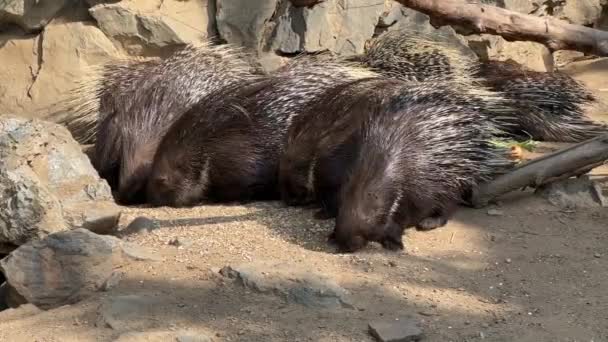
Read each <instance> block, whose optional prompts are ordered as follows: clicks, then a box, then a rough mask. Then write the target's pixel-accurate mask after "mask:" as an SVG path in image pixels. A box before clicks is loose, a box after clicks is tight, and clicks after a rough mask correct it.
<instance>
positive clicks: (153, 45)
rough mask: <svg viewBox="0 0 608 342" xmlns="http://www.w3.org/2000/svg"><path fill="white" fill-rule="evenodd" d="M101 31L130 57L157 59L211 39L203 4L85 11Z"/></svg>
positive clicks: (138, 0)
mask: <svg viewBox="0 0 608 342" xmlns="http://www.w3.org/2000/svg"><path fill="white" fill-rule="evenodd" d="M89 12H90V13H91V16H93V18H95V20H96V21H97V23H98V25H99V27H100V28H101V30H102V31H103V32H104V33H105V34H106V35H107V36H108V37H111V38H112V40H114V41H115V42H117V43H118V44H120V45H122V47H123V48H124V49H125V50H126V51H127V52H128V53H130V54H134V55H150V54H153V55H158V54H159V53H160V51H162V49H163V48H165V47H171V46H173V45H175V44H182V43H190V42H199V41H202V40H204V39H206V38H207V37H209V36H213V35H215V32H214V17H213V14H212V12H210V10H209V6H208V5H207V1H205V0H203V1H178V0H167V1H163V2H161V3H160V6H159V3H158V2H156V1H149V0H135V1H120V2H118V3H110V4H104V3H102V4H98V5H95V6H93V7H91V9H90V10H89Z"/></svg>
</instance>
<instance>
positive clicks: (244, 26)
mask: <svg viewBox="0 0 608 342" xmlns="http://www.w3.org/2000/svg"><path fill="white" fill-rule="evenodd" d="M277 3H278V0H259V1H250V0H239V1H235V0H217V4H216V6H217V13H216V15H215V17H216V20H217V30H218V33H219V35H220V37H222V38H223V39H224V40H226V42H228V43H230V44H235V45H241V46H247V47H249V48H252V49H254V50H255V51H259V49H260V48H261V45H262V40H263V37H264V34H265V32H266V31H268V30H271V28H272V25H273V24H274V23H269V21H270V19H271V18H272V16H273V13H275V11H276V10H277V8H276V7H277Z"/></svg>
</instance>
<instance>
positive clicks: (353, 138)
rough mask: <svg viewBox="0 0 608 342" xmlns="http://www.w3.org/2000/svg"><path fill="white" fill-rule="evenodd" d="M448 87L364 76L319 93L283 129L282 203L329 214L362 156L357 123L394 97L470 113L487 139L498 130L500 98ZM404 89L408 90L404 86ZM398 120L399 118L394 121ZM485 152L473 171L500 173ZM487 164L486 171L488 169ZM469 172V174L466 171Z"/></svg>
mask: <svg viewBox="0 0 608 342" xmlns="http://www.w3.org/2000/svg"><path fill="white" fill-rule="evenodd" d="M454 86H455V83H454V82H432V83H431V82H430V81H425V82H423V83H414V84H411V83H408V82H405V81H402V80H397V79H391V78H364V79H360V80H355V81H352V82H348V83H344V84H341V85H338V86H336V87H333V88H332V89H330V90H329V91H327V92H326V93H325V94H323V95H322V96H319V98H318V99H317V100H316V101H315V103H314V104H311V105H310V106H309V108H307V110H305V111H303V112H302V113H301V114H300V115H298V116H297V117H295V118H294V120H293V121H292V125H291V126H290V128H289V131H288V133H287V137H286V144H285V147H284V152H283V155H282V156H281V160H280V167H279V188H280V192H281V197H282V199H283V200H284V201H285V202H286V203H287V204H288V205H304V204H312V203H314V204H317V205H321V207H322V210H321V211H320V212H319V213H318V214H317V216H318V217H319V218H331V217H335V216H336V214H337V212H338V207H339V201H338V198H337V195H338V193H339V191H340V188H341V186H342V183H343V182H344V179H345V177H346V176H347V175H348V173H349V172H350V168H351V166H352V165H353V163H354V161H355V160H356V159H357V158H363V157H360V156H359V155H360V153H364V152H362V151H360V146H361V144H365V143H366V142H365V141H362V137H361V134H360V129H361V127H362V124H363V123H364V122H366V121H368V120H373V119H375V117H376V116H378V115H386V113H389V114H391V112H390V110H389V109H387V108H391V106H393V107H394V106H395V103H399V102H398V101H411V102H412V103H418V102H423V103H424V101H428V103H426V104H425V105H427V106H431V107H432V106H433V105H435V104H438V105H439V106H450V107H449V108H450V109H452V110H454V111H456V110H460V111H462V112H464V114H463V115H474V117H472V118H469V119H470V120H473V119H475V120H481V122H480V123H477V124H476V125H477V126H473V127H472V128H471V129H472V130H473V131H474V130H475V129H478V128H479V127H483V128H484V130H485V131H484V133H483V135H482V137H484V139H486V140H488V141H489V139H490V137H495V136H500V135H501V134H502V132H501V131H500V130H499V129H498V128H497V127H500V126H501V125H502V123H501V121H500V120H497V118H499V117H498V116H497V115H496V111H497V110H498V111H500V109H501V102H500V101H499V100H497V98H496V96H495V95H494V94H491V93H488V94H487V96H484V95H483V94H484V93H483V92H480V93H477V94H469V93H461V92H455V91H454V89H453V88H454ZM410 88H411V89H414V90H412V91H410V90H408V89H410ZM423 91H426V94H423ZM473 95H474V96H473ZM435 97H436V98H439V99H440V100H437V99H436V98H435ZM442 97H444V98H442ZM396 101H397V102H396ZM467 111H468V112H467ZM469 112H470V113H473V114H469ZM461 123H462V122H454V124H461ZM398 124H400V123H397V122H396V123H395V125H398ZM419 129H421V130H423V129H425V128H424V127H419ZM457 129H462V128H457ZM429 130H431V132H429V133H428V134H429V135H432V134H442V133H441V132H440V131H434V130H433V127H432V126H431V127H429ZM469 133H470V132H469ZM472 135H473V133H471V134H469V135H463V137H464V138H470V137H471V136H472ZM452 138H453V137H452ZM456 143H457V142H456ZM483 148H487V149H489V150H490V151H494V149H495V148H494V147H488V146H486V145H483V146H481V145H480V146H479V149H483ZM487 157H488V154H487V153H486V152H484V151H481V152H480V154H479V156H478V158H479V160H478V161H477V162H478V163H479V164H480V165H481V167H482V169H483V170H482V171H478V172H481V174H482V175H483V177H481V179H488V178H489V177H490V176H491V175H495V174H498V173H501V172H503V171H504V170H505V169H506V166H509V165H510V164H508V163H505V160H503V159H497V160H499V161H500V162H499V163H497V164H495V165H494V164H491V161H492V160H490V159H488V158H487ZM467 158H468V160H464V161H463V162H466V161H471V160H474V158H475V155H471V154H469V155H468V157H467ZM490 166H491V170H488V169H487V168H488V167H490ZM484 167H485V168H484ZM490 171H491V172H490ZM471 177H474V175H473V174H471ZM435 221H437V220H435ZM444 221H445V220H444ZM430 222H431V221H430V220H427V221H426V223H424V222H423V223H422V224H420V225H418V228H420V229H431V228H434V227H431V226H430V225H431V224H430ZM443 223H445V222H443Z"/></svg>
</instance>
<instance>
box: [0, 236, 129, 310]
mask: <svg viewBox="0 0 608 342" xmlns="http://www.w3.org/2000/svg"><path fill="white" fill-rule="evenodd" d="M119 241H120V240H118V239H117V238H113V237H108V236H100V235H96V234H94V233H91V232H89V231H88V230H85V229H77V230H73V231H68V232H60V233H55V234H52V235H49V236H48V237H47V238H45V239H43V240H36V241H31V242H29V243H27V244H25V245H23V246H21V247H19V248H18V249H16V250H15V251H13V252H12V253H11V254H10V255H9V256H8V257H6V258H4V259H2V261H0V269H1V270H2V272H3V273H4V274H5V275H6V277H7V281H8V284H10V285H11V286H12V287H13V288H14V289H15V290H16V291H17V292H18V293H19V294H20V295H22V296H23V297H24V298H25V300H26V301H27V302H28V303H32V304H34V305H36V306H37V307H39V308H41V309H49V308H53V307H57V306H60V305H64V304H70V303H75V302H77V301H79V300H81V299H83V298H84V297H86V296H87V295H88V294H89V293H91V292H92V291H96V290H97V289H98V288H99V287H101V285H102V284H103V283H104V282H105V280H106V279H107V278H109V277H110V275H111V274H112V271H113V269H114V268H115V267H116V266H118V265H120V263H121V257H122V255H121V253H120V247H119Z"/></svg>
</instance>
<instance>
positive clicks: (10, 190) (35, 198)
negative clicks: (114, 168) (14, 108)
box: [0, 115, 119, 245]
mask: <svg viewBox="0 0 608 342" xmlns="http://www.w3.org/2000/svg"><path fill="white" fill-rule="evenodd" d="M99 202H101V203H103V204H98V203H99ZM99 211H103V212H104V213H105V214H99ZM95 212H97V213H98V214H97V215H96V214H95ZM112 213H113V214H112ZM112 215H114V217H115V218H117V216H118V215H119V210H118V207H117V206H116V205H115V204H114V203H113V199H112V195H111V190H110V187H109V186H108V184H107V182H106V181H105V180H102V179H101V178H100V177H99V175H98V174H97V172H96V171H95V169H94V168H93V166H92V165H91V162H90V161H89V159H88V158H87V157H86V155H85V154H84V153H83V152H82V150H81V148H80V146H79V145H78V144H77V143H76V141H75V140H74V139H73V138H72V136H71V134H70V133H69V132H68V131H67V129H65V128H63V127H61V126H59V125H57V124H53V123H50V122H45V121H41V120H35V119H34V120H29V119H23V118H18V117H16V116H10V115H4V116H1V117H0V243H9V244H14V245H21V244H23V243H25V242H26V241H28V240H30V239H32V238H40V237H42V236H44V235H47V234H49V233H52V232H57V231H61V230H65V229H68V228H75V227H79V226H81V225H83V224H89V225H92V226H90V227H89V228H93V229H94V230H95V229H98V228H99V229H102V230H103V229H104V228H107V227H106V226H107V225H115V222H111V219H107V216H112ZM100 216H101V217H106V220H105V221H104V220H101V221H100Z"/></svg>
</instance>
